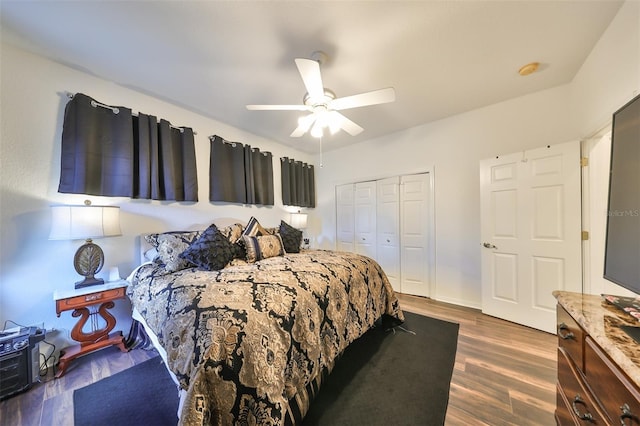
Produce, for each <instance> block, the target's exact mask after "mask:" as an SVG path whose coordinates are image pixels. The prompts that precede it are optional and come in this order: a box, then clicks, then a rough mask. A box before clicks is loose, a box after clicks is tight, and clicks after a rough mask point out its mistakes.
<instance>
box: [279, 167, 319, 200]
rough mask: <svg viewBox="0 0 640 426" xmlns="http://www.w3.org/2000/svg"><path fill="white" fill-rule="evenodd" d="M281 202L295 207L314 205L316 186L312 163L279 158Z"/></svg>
mask: <svg viewBox="0 0 640 426" xmlns="http://www.w3.org/2000/svg"><path fill="white" fill-rule="evenodd" d="M280 170H281V176H282V204H284V205H285V206H296V207H315V206H316V187H315V176H314V167H313V165H312V164H307V163H303V162H302V161H296V160H294V159H293V158H287V157H282V158H280Z"/></svg>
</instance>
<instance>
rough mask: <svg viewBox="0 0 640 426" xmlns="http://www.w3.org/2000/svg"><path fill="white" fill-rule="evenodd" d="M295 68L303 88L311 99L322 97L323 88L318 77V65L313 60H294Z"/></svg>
mask: <svg viewBox="0 0 640 426" xmlns="http://www.w3.org/2000/svg"><path fill="white" fill-rule="evenodd" d="M295 61H296V66H297V67H298V71H299V72H300V76H301V77H302V82H303V83H304V87H305V88H306V89H307V93H309V96H310V97H311V98H319V97H322V96H324V86H323V85H322V76H321V75H320V63H319V62H318V61H314V60H313V59H305V58H296V59H295Z"/></svg>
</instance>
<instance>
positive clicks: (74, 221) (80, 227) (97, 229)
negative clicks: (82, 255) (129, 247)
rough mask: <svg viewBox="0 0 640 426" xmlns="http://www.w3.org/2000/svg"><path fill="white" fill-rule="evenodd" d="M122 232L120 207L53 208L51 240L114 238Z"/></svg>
mask: <svg viewBox="0 0 640 426" xmlns="http://www.w3.org/2000/svg"><path fill="white" fill-rule="evenodd" d="M118 235H122V231H120V207H116V206H91V205H88V206H87V205H85V206H51V233H50V234H49V239H50V240H84V239H86V238H102V237H114V236H118Z"/></svg>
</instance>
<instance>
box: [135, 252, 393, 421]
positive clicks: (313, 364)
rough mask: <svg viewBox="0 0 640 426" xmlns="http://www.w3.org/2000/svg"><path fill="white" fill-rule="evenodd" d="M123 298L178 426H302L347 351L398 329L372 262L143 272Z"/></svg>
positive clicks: (314, 257) (297, 260)
mask: <svg viewBox="0 0 640 426" xmlns="http://www.w3.org/2000/svg"><path fill="white" fill-rule="evenodd" d="M128 295H129V297H130V299H131V302H132V305H133V307H134V308H135V309H136V310H138V312H139V313H140V314H141V315H142V317H143V318H144V320H145V321H146V325H147V327H149V328H150V329H151V330H152V331H153V332H154V333H155V334H156V335H157V337H158V340H159V343H160V345H161V346H162V347H163V348H164V350H166V353H167V363H168V367H169V369H170V370H171V371H172V372H173V373H174V374H175V376H176V377H177V379H178V381H179V384H180V387H181V388H182V389H184V390H185V391H186V397H185V398H184V403H183V405H182V408H181V412H180V424H184V425H196V424H220V425H229V424H260V425H284V424H295V423H299V422H300V420H301V419H302V418H303V417H304V415H305V413H306V412H307V410H308V408H309V405H310V403H311V400H312V399H313V396H314V395H315V393H317V391H318V389H319V387H320V384H321V383H322V381H323V380H324V379H325V378H326V376H327V374H328V373H329V372H331V370H332V369H333V366H334V363H335V362H336V359H337V358H338V357H339V356H340V355H341V354H342V352H343V351H344V349H345V348H346V347H347V346H348V345H349V344H350V343H351V342H353V341H354V340H356V339H357V338H358V337H360V336H361V335H362V334H364V333H365V332H366V331H367V330H369V329H370V328H371V327H373V326H374V324H375V323H376V322H377V321H378V320H379V319H380V318H381V317H382V316H383V315H385V314H386V315H389V316H391V317H393V318H396V319H398V320H400V321H402V320H403V315H402V312H401V310H400V308H399V305H398V300H397V299H396V297H395V295H394V292H393V289H392V287H391V285H390V284H389V281H388V279H387V277H386V275H385V274H384V272H383V271H382V269H381V267H380V266H379V265H378V263H376V262H375V261H374V260H372V259H370V258H368V257H365V256H360V255H357V254H353V253H346V252H334V251H322V250H311V251H303V252H301V253H295V254H285V255H284V256H277V257H271V258H268V259H263V260H260V261H258V262H255V263H250V264H242V265H237V266H227V267H226V268H224V269H221V270H219V271H202V270H199V269H197V268H187V269H182V270H179V271H176V272H167V271H166V270H165V268H164V267H163V266H162V265H158V264H154V263H148V264H144V265H142V266H141V267H139V268H138V269H137V270H136V271H135V272H134V274H132V276H131V285H130V286H129V287H128Z"/></svg>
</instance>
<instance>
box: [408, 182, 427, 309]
mask: <svg viewBox="0 0 640 426" xmlns="http://www.w3.org/2000/svg"><path fill="white" fill-rule="evenodd" d="M429 185H430V182H429V174H428V173H423V174H417V175H407V176H401V177H400V252H401V254H400V258H401V259H402V261H401V264H400V288H401V289H402V293H406V294H414V295H417V296H425V297H430V296H431V289H430V270H429V268H430V264H431V262H430V260H431V255H430V253H429V250H430V247H429V240H430V239H429V224H430V222H431V218H430V211H431V209H430V206H429V203H430V199H431V197H430V186H429Z"/></svg>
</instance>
